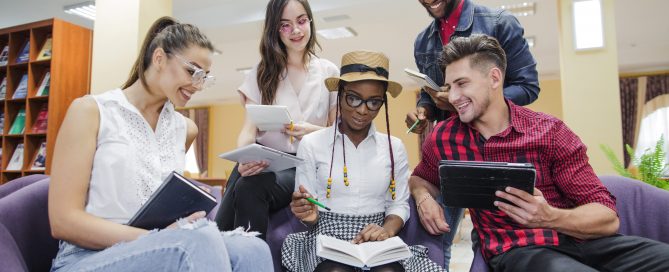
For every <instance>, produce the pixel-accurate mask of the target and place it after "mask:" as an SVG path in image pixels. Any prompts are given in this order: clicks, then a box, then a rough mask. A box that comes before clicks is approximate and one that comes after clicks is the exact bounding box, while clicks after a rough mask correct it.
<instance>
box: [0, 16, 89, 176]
mask: <svg viewBox="0 0 669 272" xmlns="http://www.w3.org/2000/svg"><path fill="white" fill-rule="evenodd" d="M49 38H50V39H51V41H50V42H51V58H48V57H47V58H46V59H44V57H42V58H41V59H40V60H38V59H39V55H40V53H42V51H43V50H42V49H43V48H42V47H43V46H44V44H45V43H47V40H48V39H49ZM92 43H93V33H92V31H91V30H89V29H86V28H83V27H80V26H77V25H74V24H70V23H67V22H65V21H62V20H59V19H48V20H43V21H38V22H33V23H29V24H24V25H18V26H13V27H8V28H4V29H0V51H1V50H3V48H4V47H5V46H8V47H9V50H8V52H9V54H8V59H7V60H8V62H7V64H6V65H2V63H0V82H2V79H3V78H6V79H7V84H6V93H5V96H4V97H0V99H2V101H0V112H2V114H3V116H4V120H3V122H2V124H3V125H2V127H1V128H0V129H1V131H2V135H0V137H1V138H2V153H1V154H2V159H1V160H0V161H1V164H0V166H1V168H0V184H3V183H7V182H9V181H11V180H13V179H16V178H19V177H22V176H26V175H31V174H49V173H50V166H51V157H52V155H53V148H54V144H55V142H56V136H57V134H58V129H59V128H60V124H61V122H62V121H63V118H65V113H66V112H67V108H68V107H69V106H70V103H72V101H73V100H74V99H76V98H78V97H81V96H84V95H86V94H88V92H89V89H90V70H91V48H92ZM26 44H28V45H29V46H28V50H27V51H26V52H27V53H28V54H27V56H28V58H27V61H25V62H17V61H18V60H19V57H20V56H21V55H22V53H24V47H25V45H26ZM47 73H48V74H49V78H50V79H49V80H50V81H49V86H48V94H46V95H38V93H40V88H41V86H42V81H43V80H44V78H45V75H47ZM24 75H26V77H27V89H25V91H26V95H25V97H22V95H18V97H14V96H15V93H16V92H17V87H19V86H20V85H21V79H22V78H23V77H24ZM19 91H20V90H19ZM43 110H47V113H46V116H47V121H46V124H47V125H46V130H45V131H33V130H32V128H33V125H34V124H35V123H36V122H43V121H38V119H40V118H39V116H40V112H41V111H43ZM21 112H23V113H24V116H25V119H24V130H23V131H20V133H10V132H11V131H12V126H13V123H14V122H15V119H16V118H17V116H20V115H21V114H20V113H21ZM42 115H43V116H44V115H45V114H44V113H43V114H42ZM14 132H16V131H14ZM43 141H46V162H45V164H46V165H45V169H44V170H32V164H33V159H34V158H35V155H36V154H37V153H38V151H39V149H40V145H41V143H42V142H43ZM21 146H23V152H18V153H17V154H21V153H22V154H21V155H22V157H21V158H20V159H21V160H22V163H19V164H21V166H20V167H19V169H18V170H9V169H7V167H8V166H9V165H10V163H11V159H12V157H13V155H14V153H15V151H16V149H17V147H19V151H20V147H21Z"/></svg>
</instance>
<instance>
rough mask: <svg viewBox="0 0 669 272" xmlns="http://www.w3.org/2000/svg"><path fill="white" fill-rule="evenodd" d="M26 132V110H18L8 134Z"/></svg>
mask: <svg viewBox="0 0 669 272" xmlns="http://www.w3.org/2000/svg"><path fill="white" fill-rule="evenodd" d="M25 130H26V109H20V110H19V112H18V113H17V114H16V118H15V119H14V123H12V127H11V128H10V129H9V132H8V134H23V132H24V131H25Z"/></svg>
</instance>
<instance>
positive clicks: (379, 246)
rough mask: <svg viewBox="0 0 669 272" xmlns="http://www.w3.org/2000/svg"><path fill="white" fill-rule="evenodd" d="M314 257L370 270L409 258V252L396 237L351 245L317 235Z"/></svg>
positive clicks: (407, 247) (405, 245) (348, 242)
mask: <svg viewBox="0 0 669 272" xmlns="http://www.w3.org/2000/svg"><path fill="white" fill-rule="evenodd" d="M316 255H317V256H319V257H321V258H325V259H329V260H333V261H335V262H339V263H343V264H347V265H351V266H355V267H362V268H371V267H375V266H379V265H384V264H388V263H392V262H396V261H401V260H404V259H407V258H409V257H411V251H410V250H409V246H407V244H406V243H404V241H402V239H401V238H399V237H397V236H395V237H392V238H388V239H386V240H383V241H374V242H364V243H361V244H353V243H351V242H350V241H344V240H340V239H337V238H334V237H330V236H325V235H321V234H319V235H318V236H317V237H316Z"/></svg>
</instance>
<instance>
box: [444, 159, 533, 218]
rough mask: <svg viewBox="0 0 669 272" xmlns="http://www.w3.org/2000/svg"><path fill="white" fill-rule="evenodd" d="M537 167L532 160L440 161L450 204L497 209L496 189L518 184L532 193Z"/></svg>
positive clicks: (451, 205)
mask: <svg viewBox="0 0 669 272" xmlns="http://www.w3.org/2000/svg"><path fill="white" fill-rule="evenodd" d="M535 179H536V171H535V169H534V165H532V164H531V163H510V162H482V161H451V160H442V161H440V162H439V180H440V184H441V194H442V196H443V198H444V204H445V205H446V206H450V207H460V208H475V209H497V207H495V205H493V202H494V201H496V200H500V201H504V202H508V201H506V200H504V199H501V198H498V197H497V196H495V191H504V188H506V187H507V186H508V187H514V188H517V189H520V190H523V191H525V192H528V193H530V194H532V192H533V191H534V181H535Z"/></svg>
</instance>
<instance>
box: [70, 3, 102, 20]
mask: <svg viewBox="0 0 669 272" xmlns="http://www.w3.org/2000/svg"><path fill="white" fill-rule="evenodd" d="M63 11H65V13H67V14H73V15H78V16H81V17H84V18H86V19H89V20H93V21H95V1H87V2H83V3H78V4H74V5H69V6H65V7H63Z"/></svg>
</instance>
